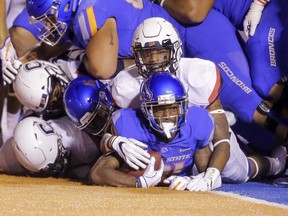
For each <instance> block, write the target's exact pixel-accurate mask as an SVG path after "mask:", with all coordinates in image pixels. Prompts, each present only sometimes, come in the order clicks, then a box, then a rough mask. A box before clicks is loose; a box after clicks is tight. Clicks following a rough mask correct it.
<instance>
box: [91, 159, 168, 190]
mask: <svg viewBox="0 0 288 216" xmlns="http://www.w3.org/2000/svg"><path fill="white" fill-rule="evenodd" d="M121 161H122V160H121V158H119V156H118V155H116V154H114V155H112V154H110V155H104V156H102V157H101V158H100V159H99V160H98V161H97V162H96V164H95V165H94V166H93V167H92V169H91V171H90V174H89V182H90V183H91V184H97V185H108V186H115V187H136V188H150V187H153V186H155V185H157V184H158V183H159V182H160V181H161V177H162V173H163V170H164V163H163V161H162V160H161V166H160V168H159V169H158V170H155V169H154V167H155V158H154V157H152V158H151V160H150V162H149V164H148V166H147V169H146V170H145V171H144V173H143V174H142V175H141V176H137V177H135V176H132V175H128V174H125V173H123V172H121V171H119V170H118V169H119V167H120V165H121Z"/></svg>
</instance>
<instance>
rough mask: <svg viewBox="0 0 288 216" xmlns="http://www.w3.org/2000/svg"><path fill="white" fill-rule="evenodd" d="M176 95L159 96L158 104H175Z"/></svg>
mask: <svg viewBox="0 0 288 216" xmlns="http://www.w3.org/2000/svg"><path fill="white" fill-rule="evenodd" d="M175 101H176V100H175V95H174V94H167V95H159V96H158V104H173V103H175Z"/></svg>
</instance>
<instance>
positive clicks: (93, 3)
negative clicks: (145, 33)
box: [73, 0, 184, 57]
mask: <svg viewBox="0 0 288 216" xmlns="http://www.w3.org/2000/svg"><path fill="white" fill-rule="evenodd" d="M150 17H162V18H164V19H166V20H168V21H169V22H171V23H172V24H173V25H174V26H175V27H177V29H178V31H179V33H181V32H184V29H183V27H181V26H180V24H179V23H177V22H176V21H175V20H174V19H172V18H171V16H170V15H169V14H168V13H167V12H166V11H165V10H164V9H163V8H162V7H160V6H158V5H156V4H152V3H151V2H150V1H149V0H142V1H141V0H136V1H135V0H134V1H131V0H105V1H103V0H85V1H82V3H81V4H80V6H79V8H78V9H77V13H76V16H75V22H74V26H73V30H74V32H75V37H76V38H77V41H78V42H79V43H80V44H81V46H83V47H86V46H87V43H88V41H89V39H90V38H91V37H92V36H93V35H94V34H95V33H96V32H97V31H98V30H99V29H101V28H102V26H103V25H104V24H105V22H106V21H107V19H109V18H115V20H116V25H117V33H118V38H119V57H123V56H124V57H127V56H133V55H132V52H131V46H132V38H133V34H134V31H135V30H136V28H137V27H138V26H139V25H140V24H141V23H142V22H143V21H144V20H145V19H147V18H150ZM182 38H183V36H182Z"/></svg>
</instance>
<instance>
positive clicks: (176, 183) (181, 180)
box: [163, 175, 191, 190]
mask: <svg viewBox="0 0 288 216" xmlns="http://www.w3.org/2000/svg"><path fill="white" fill-rule="evenodd" d="M190 180H191V178H190V177H189V176H175V175H173V176H170V177H169V178H167V179H164V181H163V183H164V184H169V189H170V190H185V189H186V187H187V185H188V183H189V181H190Z"/></svg>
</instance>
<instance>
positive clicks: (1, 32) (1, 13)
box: [0, 0, 9, 47]
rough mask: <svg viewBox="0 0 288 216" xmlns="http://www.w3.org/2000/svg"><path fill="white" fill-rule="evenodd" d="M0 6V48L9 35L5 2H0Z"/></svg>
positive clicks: (0, 0)
mask: <svg viewBox="0 0 288 216" xmlns="http://www.w3.org/2000/svg"><path fill="white" fill-rule="evenodd" d="M0 5H1V7H0V47H2V46H3V44H4V42H5V39H6V38H7V37H8V34H9V33H8V29H7V25H6V0H0Z"/></svg>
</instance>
